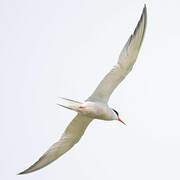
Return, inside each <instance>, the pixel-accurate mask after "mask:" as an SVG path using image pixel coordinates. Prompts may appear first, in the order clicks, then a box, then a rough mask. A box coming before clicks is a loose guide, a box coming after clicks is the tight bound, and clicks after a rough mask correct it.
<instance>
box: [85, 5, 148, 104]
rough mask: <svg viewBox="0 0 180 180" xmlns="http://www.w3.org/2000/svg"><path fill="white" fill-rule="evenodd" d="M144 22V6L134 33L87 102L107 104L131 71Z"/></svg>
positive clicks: (145, 14)
mask: <svg viewBox="0 0 180 180" xmlns="http://www.w3.org/2000/svg"><path fill="white" fill-rule="evenodd" d="M146 21H147V12H146V6H144V9H143V12H142V15H141V18H140V20H139V22H138V24H137V26H136V28H135V30H134V33H133V34H132V35H131V36H130V37H129V39H128V41H127V42H126V44H125V46H124V48H123V50H122V51H121V54H120V56H119V59H118V62H117V64H116V65H115V66H114V67H113V68H112V70H111V71H110V72H109V73H108V74H107V75H106V76H105V77H104V79H103V80H102V81H101V82H100V84H99V85H98V87H97V88H96V89H95V91H94V92H93V94H92V95H91V96H90V97H89V98H88V99H87V101H100V102H103V103H107V102H108V100H109V97H110V96H111V94H112V92H113V91H114V89H115V88H116V87H117V86H118V84H119V83H120V82H121V81H122V80H123V79H124V78H125V77H126V75H127V74H128V73H129V72H130V71H131V69H132V67H133V65H134V63H135V62H136V58H137V56H138V53H139V50H140V47H141V44H142V41H143V38H144V34H145V29H146Z"/></svg>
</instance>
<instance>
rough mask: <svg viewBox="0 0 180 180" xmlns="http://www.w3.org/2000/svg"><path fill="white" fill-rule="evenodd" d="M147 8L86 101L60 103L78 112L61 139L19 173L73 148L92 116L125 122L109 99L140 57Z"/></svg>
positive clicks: (25, 171)
mask: <svg viewBox="0 0 180 180" xmlns="http://www.w3.org/2000/svg"><path fill="white" fill-rule="evenodd" d="M146 21H147V11H146V5H144V8H143V11H142V14H141V17H140V20H139V22H138V24H137V26H136V28H135V30H134V32H133V34H131V36H130V37H129V39H128V41H127V42H126V44H125V46H124V48H123V50H122V51H121V53H120V56H119V59H118V62H117V64H116V65H115V66H113V68H112V69H111V71H110V72H109V73H108V74H107V75H106V76H105V77H104V79H103V80H102V81H101V82H100V84H99V85H98V86H97V88H96V89H95V91H94V92H93V93H92V95H91V96H90V97H89V98H88V99H87V100H85V101H84V102H78V101H74V100H70V99H66V98H61V103H59V105H60V106H62V107H65V108H68V109H71V110H74V111H76V112H77V113H78V114H77V115H76V116H75V117H74V119H73V120H72V121H71V122H70V124H69V125H68V127H67V128H66V130H65V132H64V133H63V135H62V136H61V138H60V140H59V141H57V142H56V143H55V144H53V145H52V146H51V147H50V148H49V149H48V150H47V152H45V153H44V154H43V155H42V156H41V157H40V159H39V160H38V161H37V162H35V163H34V164H33V165H32V166H30V167H29V168H28V169H26V170H24V171H22V172H20V173H19V174H26V173H30V172H33V171H36V170H38V169H41V168H43V167H45V166H47V165H48V164H49V163H51V162H53V161H54V160H56V159H57V158H58V157H60V156H61V155H63V154H64V153H65V152H67V151H68V150H70V149H71V148H72V147H73V146H74V145H75V144H76V143H77V142H78V141H79V140H80V138H81V137H82V135H83V134H84V131H85V130H86V128H87V126H88V125H89V123H90V122H91V121H92V120H93V119H102V120H107V121H111V120H118V121H120V122H121V123H123V124H125V123H124V122H123V121H122V120H121V119H120V118H119V114H118V112H117V111H116V110H114V109H112V108H110V107H109V106H108V100H109V98H110V96H111V94H112V92H113V91H114V89H115V88H116V87H117V86H118V84H119V83H120V82H121V81H122V80H123V79H124V78H125V77H126V75H127V74H128V73H129V72H130V71H131V69H132V67H133V65H134V63H135V61H136V58H137V56H138V53H139V50H140V47H141V44H142V41H143V38H144V34H145V29H146Z"/></svg>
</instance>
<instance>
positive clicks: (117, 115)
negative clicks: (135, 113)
mask: <svg viewBox="0 0 180 180" xmlns="http://www.w3.org/2000/svg"><path fill="white" fill-rule="evenodd" d="M112 110H113V112H114V113H115V115H116V117H117V120H118V121H120V122H121V123H123V124H124V125H126V124H125V122H124V121H122V120H121V119H120V118H119V113H118V112H117V111H116V110H115V109H112Z"/></svg>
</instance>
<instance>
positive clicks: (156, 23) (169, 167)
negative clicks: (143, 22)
mask: <svg viewBox="0 0 180 180" xmlns="http://www.w3.org/2000/svg"><path fill="white" fill-rule="evenodd" d="M144 3H146V5H147V13H148V23H147V31H146V34H145V38H144V42H143V44H142V48H141V50H140V54H139V56H138V59H137V62H136V64H135V66H134V68H133V70H132V72H131V73H130V74H129V75H128V76H127V77H126V79H125V80H124V81H123V82H122V83H121V84H120V85H119V86H118V88H117V89H116V90H115V91H114V93H113V95H112V97H111V99H110V101H109V105H110V106H111V107H113V108H114V109H116V110H117V111H118V112H119V114H120V117H121V118H122V119H123V120H124V121H125V122H126V123H127V126H123V125H122V124H120V123H119V122H118V121H112V122H105V121H99V120H95V121H94V122H92V123H91V124H90V126H89V127H88V128H87V130H86V132H85V135H84V136H83V138H82V139H81V140H80V142H79V143H78V144H77V145H75V146H74V147H73V148H72V149H71V150H70V151H69V152H67V153H66V154H65V155H63V156H62V157H61V158H59V159H58V160H57V161H55V162H54V163H52V164H50V165H49V166H47V167H46V168H44V169H42V170H40V171H37V172H34V173H32V174H28V175H21V176H17V175H16V174H17V173H18V172H20V171H22V170H24V169H25V168H27V167H29V166H30V165H32V163H34V162H35V161H36V160H37V159H38V158H39V157H40V156H41V155H42V154H43V153H44V152H45V151H46V150H47V149H48V148H49V146H50V145H52V144H53V143H54V142H55V141H57V140H58V139H59V137H60V136H61V134H62V133H63V131H64V129H65V127H66V126H67V125H68V123H69V122H70V121H71V120H72V118H73V117H74V116H75V114H76V113H75V112H73V111H70V110H67V109H63V108H61V107H59V106H57V105H56V103H57V102H58V98H57V97H58V96H62V97H67V98H71V99H75V100H78V101H82V100H84V99H86V98H87V97H88V96H89V95H90V94H91V93H92V91H93V90H94V89H95V87H96V86H97V85H98V83H99V81H100V80H101V79H102V78H103V77H104V75H105V74H106V73H107V72H108V71H109V70H110V69H111V67H112V66H113V65H114V64H115V63H116V61H117V59H118V56H119V53H120V51H121V49H122V47H123V46H124V44H125V42H126V41H127V39H128V37H129V36H130V34H131V33H132V32H133V30H134V28H135V26H136V24H137V22H138V20H139V18H140V15H141V12H142V9H143V6H144ZM179 19H180V1H178V0H171V1H170V0H167V1H165V0H151V1H144V0H133V1H132V0H108V1H107V0H88V1H86V0H85V1H82V0H81V1H80V0H51V1H47V0H39V1H37V0H31V1H27V0H1V1H0V34H1V35H0V52H1V53H0V84H1V88H0V122H1V125H0V142H1V148H0V153H1V156H0V179H3V180H32V179H33V180H40V179H42V180H49V179H53V180H59V179H62V180H69V179H78V180H84V179H86V180H97V179H103V180H109V179H112V180H115V179H122V180H132V179H133V180H136V179H137V180H144V179H146V180H152V179H153V180H159V179H163V180H169V179H173V180H179V179H180V170H179V167H180V115H179V113H180V110H179V108H180V104H179V100H180V95H179V92H180V70H179V67H180V44H179V40H180V35H179V34H180V33H179V32H180V22H179Z"/></svg>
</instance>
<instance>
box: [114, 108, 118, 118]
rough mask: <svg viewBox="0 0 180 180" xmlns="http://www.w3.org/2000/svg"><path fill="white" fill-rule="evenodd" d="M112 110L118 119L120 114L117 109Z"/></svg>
mask: <svg viewBox="0 0 180 180" xmlns="http://www.w3.org/2000/svg"><path fill="white" fill-rule="evenodd" d="M112 110H113V111H114V112H115V113H116V115H117V117H119V113H118V112H117V111H116V110H115V109H112Z"/></svg>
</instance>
